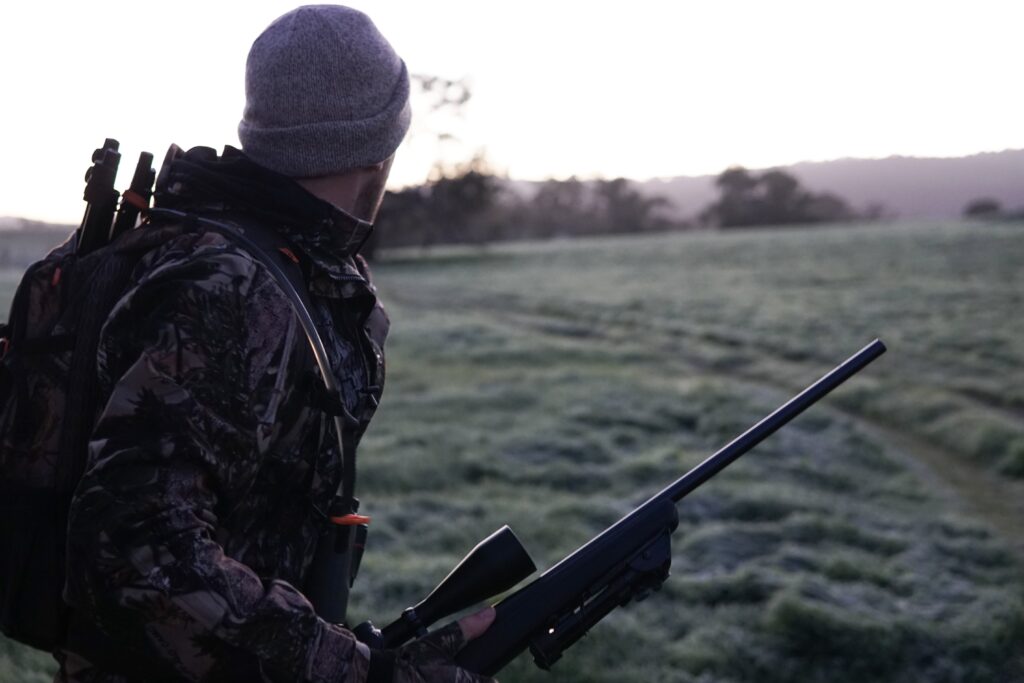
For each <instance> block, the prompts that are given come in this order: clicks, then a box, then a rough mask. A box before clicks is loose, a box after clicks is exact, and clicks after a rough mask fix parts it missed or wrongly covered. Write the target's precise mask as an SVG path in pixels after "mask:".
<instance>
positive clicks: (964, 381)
mask: <svg viewBox="0 0 1024 683" xmlns="http://www.w3.org/2000/svg"><path fill="white" fill-rule="evenodd" d="M1021 263H1024V231H1021V230H1019V229H1014V228H1013V227H1011V226H985V227H981V228H979V227H976V226H974V227H969V226H960V225H920V226H911V225H896V226H875V227H864V228H856V229H848V230H815V231H804V230H771V231H758V232H740V233H730V234H714V233H702V234H685V235H672V236H660V237H645V238H643V239H616V240H601V241H580V242H573V243H561V244H553V243H549V244H529V245H511V246H501V247H492V248H488V249H485V250H482V251H481V250H463V249H451V250H447V251H445V252H442V253H435V254H433V255H428V256H425V257H424V256H422V255H419V254H393V255H392V256H391V258H390V260H385V261H384V262H383V263H381V264H380V265H378V266H377V268H376V276H377V280H378V283H379V285H380V288H381V294H382V296H383V297H384V299H385V301H386V303H387V304H388V307H389V311H390V312H391V315H392V320H393V329H392V338H391V342H390V346H389V354H390V357H389V372H390V375H389V380H388V388H387V391H386V392H385V399H384V402H383V404H382V406H381V409H380V412H379V414H378V417H377V419H376V420H375V422H374V424H373V426H372V427H371V429H370V432H369V433H368V435H367V437H366V439H365V440H364V445H363V448H362V450H361V455H360V472H361V474H360V496H361V497H362V499H363V500H364V508H365V510H366V512H367V513H368V514H371V515H373V517H374V523H373V528H372V531H371V538H370V546H369V550H368V551H367V555H366V557H365V559H364V564H363V569H362V571H361V573H360V578H359V580H358V583H357V589H356V593H355V596H354V599H353V606H352V612H353V616H354V617H356V618H362V617H364V616H367V615H371V616H373V617H374V619H375V621H377V622H378V623H379V624H384V623H387V622H388V621H389V620H390V619H393V618H395V617H397V615H398V613H399V612H400V611H401V609H402V608H404V607H406V606H408V605H409V604H412V603H414V602H416V601H418V600H419V599H420V598H422V597H423V596H424V595H425V594H426V592H427V591H429V589H430V588H431V587H432V586H433V584H434V583H436V581H438V580H439V579H440V578H442V577H443V576H444V575H445V574H446V573H447V571H448V570H449V569H450V568H451V567H452V566H453V565H454V564H455V563H456V562H457V561H458V559H459V558H460V557H461V555H462V554H463V553H464V552H465V551H467V550H468V549H469V548H471V547H472V546H473V545H474V544H475V543H476V542H477V541H478V540H479V539H480V538H482V537H484V536H485V535H487V534H488V533H490V532H491V531H493V530H494V529H495V528H497V527H498V526H500V525H501V524H504V523H509V524H510V525H511V526H512V527H513V528H514V529H515V530H516V532H517V534H518V535H519V537H520V538H521V539H522V541H523V542H524V544H525V545H526V546H527V548H528V549H529V550H530V551H531V553H532V555H533V556H534V559H535V560H536V562H537V564H538V566H539V567H540V568H541V569H545V568H547V567H549V566H551V565H552V564H554V563H555V562H556V561H557V560H559V559H560V558H561V557H562V556H563V555H564V554H565V553H567V552H570V551H571V550H572V549H574V548H575V547H576V546H578V545H579V544H580V543H582V542H584V541H585V540H587V539H588V538H590V537H591V536H592V535H593V534H595V533H597V532H598V531H600V530H601V529H602V528H604V527H605V526H607V525H608V524H610V523H611V522H613V521H614V520H615V519H617V518H618V517H619V516H621V515H622V514H624V513H626V512H627V511H628V510H629V509H630V507H631V506H632V505H635V504H636V503H638V502H641V501H642V500H643V499H644V498H645V497H646V496H648V495H650V494H651V493H653V492H655V491H656V490H658V489H659V488H660V487H661V486H662V485H664V484H665V483H666V482H668V481H669V480H671V479H674V478H675V477H677V476H679V475H680V474H682V473H683V472H684V471H685V470H686V469H687V468H689V467H690V466H692V465H694V464H696V463H697V462H699V461H700V460H701V459H702V458H703V457H705V456H706V455H708V454H709V453H710V452H712V451H714V450H716V449H717V448H718V447H720V446H721V445H723V444H724V443H725V442H727V441H728V440H729V439H731V438H732V437H733V436H735V435H736V434H738V433H739V432H740V431H742V430H743V429H745V428H746V427H747V426H749V425H750V424H752V423H753V422H755V421H756V420H758V419H759V418H760V417H762V416H763V415H764V414H767V413H768V412H769V411H770V410H772V409H773V408H775V407H776V406H777V405H778V404H780V403H781V402H783V401H784V400H786V399H787V398H788V397H789V396H790V395H791V394H792V393H794V392H795V391H797V390H799V389H800V388H802V387H803V386H804V385H806V384H808V383H810V382H811V381H813V380H815V379H817V377H818V376H820V375H821V374H822V373H823V372H825V371H826V370H828V369H830V368H831V367H832V366H834V365H835V364H837V363H838V362H840V361H841V360H843V359H845V358H846V357H847V356H848V355H850V354H851V353H852V352H854V351H856V350H857V349H859V348H860V347H861V346H862V345H863V344H865V343H867V342H868V341H870V340H871V339H872V338H873V337H875V336H880V337H882V338H883V340H884V341H886V343H887V344H888V345H889V347H890V351H889V353H888V354H886V355H885V356H883V357H882V358H881V359H880V360H879V361H877V362H876V363H874V364H873V365H872V366H870V367H869V368H868V369H867V370H866V371H865V372H864V373H862V374H861V375H860V376H858V377H857V378H855V379H854V380H852V381H851V382H850V383H849V384H848V385H846V386H844V387H842V388H841V389H840V390H838V391H837V392H836V394H835V395H834V396H832V397H829V398H828V399H826V400H825V401H824V402H822V403H821V404H819V405H818V406H816V407H815V408H813V409H812V410H811V411H810V412H809V413H807V414H806V415H804V416H802V417H801V418H799V419H798V420H797V421H795V422H794V423H793V424H791V425H790V426H789V427H787V428H786V429H785V430H783V431H782V432H780V433H779V434H777V435H775V436H774V437H772V438H771V439H770V440H769V441H767V442H766V443H764V444H763V445H762V446H760V447H759V448H757V449H756V450H755V451H754V452H752V453H750V454H749V455H748V456H746V457H745V458H744V459H743V460H741V461H740V462H738V463H737V464H735V465H734V466H732V467H730V468H729V469H728V470H726V471H725V472H724V473H722V474H721V475H720V476H719V477H717V478H716V479H715V480H714V481H713V482H711V483H710V484H708V485H707V486H706V487H704V488H702V489H700V490H699V491H697V492H695V493H694V494H692V495H691V496H690V497H688V498H687V499H686V500H684V501H683V503H682V504H681V505H680V507H679V511H680V517H681V524H680V528H679V530H678V532H677V534H676V536H675V538H674V542H673V549H674V557H673V575H672V576H671V577H670V578H669V580H668V581H667V582H666V584H665V586H664V587H663V589H662V590H661V592H659V593H656V594H654V595H653V596H652V597H651V598H649V599H648V600H647V601H645V602H643V603H640V604H637V605H630V606H628V607H626V608H624V609H620V610H617V611H616V612H615V613H613V614H612V615H611V616H610V617H609V618H608V619H606V620H605V621H604V622H602V623H601V624H600V625H599V626H598V627H596V628H595V629H594V630H593V631H592V633H591V634H590V635H589V636H588V637H587V638H586V639H584V640H583V641H581V642H580V643H579V644H577V645H576V646H575V647H574V648H573V649H571V650H570V651H569V652H568V653H567V654H566V655H565V657H564V658H563V659H562V660H561V661H559V662H558V663H557V664H556V666H555V668H554V671H553V674H550V675H549V674H544V673H543V672H540V671H539V670H537V669H535V668H534V667H533V665H532V663H531V662H530V661H529V657H528V656H524V657H521V658H520V659H519V660H517V661H516V662H515V663H513V665H512V666H510V667H509V668H508V669H507V670H506V671H505V672H503V675H502V677H501V678H502V679H503V680H505V681H552V680H555V681H625V680H630V681H681V682H689V681H693V682H700V683H738V682H740V681H758V682H765V681H766V682H768V683H783V682H789V681H807V682H811V683H815V682H819V681H820V682H822V683H824V682H826V681H827V682H829V683H832V682H839V683H842V682H847V681H848V682H854V681H858V682H859V681H866V680H870V681H900V682H903V681H906V682H911V681H913V682H917V681H921V682H924V681H928V682H929V683H930V682H933V681H940V682H941V681H949V682H953V681H1024V659H1022V657H1024V654H1022V653H1024V645H1022V643H1024V572H1022V560H1021V555H1022V551H1024V389H1022V386H1021V378H1022V376H1024V322H1022V320H1024V318H1022V316H1021V314H1020V312H1021V310H1022V308H1024V306H1022V304H1024V269H1021V268H1020V264H1021ZM2 303H3V302H2V301H0V304H2ZM5 652H14V653H15V654H19V653H20V650H17V649H9V650H7V651H2V650H0V681H8V680H10V681H14V680H30V679H27V678H25V677H19V676H18V675H16V674H11V676H9V677H7V678H5V677H4V676H5V675H6V671H5V670H4V668H3V667H4V666H7V664H6V661H7V660H4V659H3V657H4V656H8V657H9V656H10V655H5V654H4V653H5ZM19 656H20V654H19ZM10 666H19V665H18V664H16V663H15V664H12V665H10ZM10 666H9V667H8V669H9V670H12V671H17V669H10Z"/></svg>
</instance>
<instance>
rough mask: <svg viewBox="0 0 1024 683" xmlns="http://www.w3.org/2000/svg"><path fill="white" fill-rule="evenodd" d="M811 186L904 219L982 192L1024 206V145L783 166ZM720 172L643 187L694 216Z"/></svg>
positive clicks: (929, 214) (947, 214) (951, 209)
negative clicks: (879, 207) (946, 154)
mask: <svg viewBox="0 0 1024 683" xmlns="http://www.w3.org/2000/svg"><path fill="white" fill-rule="evenodd" d="M781 168H784V169H785V170H788V171H789V172H791V173H793V175H795V176H796V177H797V178H798V179H799V180H800V182H801V183H802V184H803V185H805V186H806V187H807V188H808V189H810V190H813V191H817V192H823V191H828V192H833V193H835V194H838V195H839V196H840V197H843V198H844V199H846V200H847V201H848V202H850V204H851V205H853V206H854V207H855V208H857V209H863V208H865V207H867V206H868V205H870V204H876V203H878V204H882V205H884V206H885V208H886V209H887V211H888V212H889V213H891V214H895V215H896V216H899V217H901V218H953V217H957V216H959V215H960V214H961V212H962V211H963V208H964V206H965V205H966V204H967V203H968V202H969V201H971V200H972V199H976V198H978V197H992V198H994V199H997V200H999V201H1000V202H1001V203H1002V204H1003V206H1004V207H1006V208H1008V209H1017V208H1020V207H1024V150H1020V149H1018V150H1006V151H1003V152H988V153H984V154H974V155H971V156H967V157H956V158H921V157H889V158H886V159H839V160H836V161H823V162H802V163H799V164H794V165H792V166H783V167H781ZM714 180H715V176H711V175H707V176H680V177H676V178H667V179H655V180H649V181H646V182H644V183H641V184H640V188H641V189H642V190H643V191H644V192H646V193H649V194H652V195H653V194H659V195H662V196H665V197H667V198H668V199H670V200H671V201H672V204H673V207H674V209H675V210H676V211H677V212H678V213H677V215H678V216H679V217H691V216H693V215H695V214H697V213H698V212H699V211H700V210H701V209H702V208H704V207H705V206H706V205H707V204H709V203H710V202H711V201H713V200H714V199H715V196H716V192H715V187H714Z"/></svg>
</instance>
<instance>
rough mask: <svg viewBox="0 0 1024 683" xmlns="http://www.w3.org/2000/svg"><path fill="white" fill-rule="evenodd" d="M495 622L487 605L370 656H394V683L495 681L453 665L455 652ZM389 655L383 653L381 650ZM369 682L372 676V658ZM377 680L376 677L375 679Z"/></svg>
mask: <svg viewBox="0 0 1024 683" xmlns="http://www.w3.org/2000/svg"><path fill="white" fill-rule="evenodd" d="M493 622H494V608H493V607H487V608H485V609H482V610H480V611H479V612H477V613H476V614H471V615H469V616H468V617H463V618H462V619H459V620H458V621H453V622H452V623H450V624H448V625H447V626H445V627H444V628H440V629H438V630H436V631H433V632H431V633H430V634H428V635H426V636H423V637H422V638H420V639H418V640H414V641H412V642H411V643H408V644H406V645H403V646H402V647H400V648H398V649H397V650H393V651H390V652H389V651H383V652H382V651H379V650H375V651H374V653H373V657H381V656H388V655H390V656H393V657H394V676H393V677H392V678H391V681H392V682H393V683H496V682H495V681H494V679H493V678H487V677H485V676H478V675H477V674H475V673H472V672H470V671H466V670H465V669H460V668H459V667H458V666H456V664H455V661H454V660H455V655H456V654H457V653H458V651H459V650H461V649H462V647H463V646H464V645H465V644H466V643H468V642H469V641H471V640H473V639H474V638H476V637H478V636H480V635H482V634H483V633H484V631H486V630H487V628H488V627H489V626H490V625H491V623H493ZM385 652H387V653H388V654H387V655H385V654H384V653H385ZM370 662H371V676H370V679H369V680H371V681H373V680H375V679H377V678H376V677H375V675H374V674H375V673H376V672H375V671H373V669H375V668H376V667H375V666H374V664H375V663H374V661H373V658H372V657H371V660H370ZM377 680H379V679H377Z"/></svg>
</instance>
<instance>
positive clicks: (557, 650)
mask: <svg viewBox="0 0 1024 683" xmlns="http://www.w3.org/2000/svg"><path fill="white" fill-rule="evenodd" d="M884 352H885V346H884V345H883V344H882V342H881V341H879V340H877V339H876V340H875V341H873V342H872V343H870V344H868V345H867V346H865V347H864V348H863V349H861V350H860V351H859V352H857V353H856V354H854V355H853V356H851V357H850V358H849V359H848V360H846V361H845V362H844V363H842V364H841V365H839V366H838V367H836V368H835V369H834V370H832V371H831V372H830V373H828V374H827V375H825V376H824V377H822V378H821V379H819V380H818V381H817V382H815V383H814V384H812V385H811V386H809V387H808V388H806V389H804V390H803V391H802V392H800V394H798V395H797V396H795V397H793V398H792V399H790V400H789V401H788V402H787V403H785V404H784V405H782V406H781V407H779V408H778V409H776V410H775V412H773V413H772V414H771V415H769V416H768V417H766V418H764V419H763V420H761V421H760V422H758V423H757V424H756V425H754V426H753V427H751V428H750V429H748V430H747V431H746V432H744V433H743V434H741V435H740V436H739V437H737V438H736V439H734V440H733V441H732V442H730V443H729V444H728V445H726V446H725V447H724V448H722V449H721V450H719V451H718V452H717V453H715V454H713V455H711V456H710V457H708V458H707V459H706V460H704V461H703V462H702V463H700V464H699V465H697V466H696V467H694V468H693V469H691V470H690V471H689V472H687V473H686V474H684V475H683V476H682V477H680V478H679V479H677V480H676V481H674V482H673V483H672V484H670V485H669V486H667V487H665V488H664V489H663V490H661V491H659V492H658V493H657V494H655V495H654V496H652V497H651V498H650V499H648V500H647V501H646V502H645V503H643V504H642V505H640V506H639V507H638V508H636V509H635V510H634V511H633V512H631V513H630V514H628V515H626V516H625V517H623V518H622V519H620V520H619V521H618V522H616V523H615V524H613V525H612V526H610V527H609V528H608V529H606V530H605V531H603V532H602V533H601V534H599V535H598V536H596V537H595V538H593V539H591V540H590V541H589V542H587V543H586V544H585V545H583V546H582V547H580V548H579V549H577V550H576V551H574V552H573V553H572V554H570V555H569V556H567V557H566V558H564V559H563V560H562V561H561V562H559V563H558V564H556V565H555V566H553V567H551V568H550V569H548V570H547V571H546V572H544V573H543V574H542V575H541V576H539V577H538V578H537V579H535V580H534V581H533V582H531V583H529V584H527V585H526V586H524V587H522V588H520V589H519V590H518V591H516V592H514V593H512V594H511V595H509V596H508V597H506V598H505V599H503V600H501V601H500V602H499V603H498V604H497V605H496V606H495V608H496V611H497V616H496V618H495V620H494V623H493V624H492V625H491V627H490V628H489V629H488V630H487V631H486V632H485V633H484V634H483V635H482V636H480V637H479V638H477V639H475V640H473V641H472V642H470V643H469V644H468V645H466V647H465V648H463V649H462V651H461V652H459V654H458V656H457V657H456V661H457V662H458V664H459V665H460V666H462V667H463V668H466V669H468V670H470V671H475V672H477V673H481V674H485V675H488V676H493V675H494V674H496V673H497V672H498V671H500V670H501V669H502V668H503V667H504V666H505V665H506V664H508V663H509V662H510V661H512V660H513V659H514V658H515V657H516V656H518V655H519V654H520V653H521V652H523V650H525V649H527V648H529V649H530V650H531V652H532V653H533V656H534V660H535V661H536V663H537V665H538V666H539V667H541V668H542V669H547V668H549V667H550V666H551V665H552V664H553V663H554V662H555V661H557V660H558V658H559V657H561V655H562V653H563V652H564V651H565V650H566V649H567V648H569V647H570V646H572V645H573V643H575V642H576V641H577V640H579V639H580V638H582V637H583V636H584V635H585V634H586V632H587V631H588V630H589V629H590V628H591V627H592V626H593V625H594V624H596V623H597V622H599V621H600V620H601V619H603V618H604V617H605V616H606V615H607V614H608V613H609V612H611V611H612V610H614V609H615V608H616V607H619V606H621V605H625V604H626V603H628V602H629V601H631V600H639V599H643V598H644V597H646V596H647V595H648V594H649V593H650V592H651V591H652V590H657V589H658V588H660V587H661V584H662V583H663V582H664V581H665V579H666V578H667V577H668V574H669V566H670V564H671V561H672V553H671V546H670V540H671V539H670V537H671V534H672V531H673V530H674V529H675V528H676V526H677V525H678V521H679V518H678V513H677V511H676V506H675V504H676V503H677V502H678V501H679V500H680V499H682V498H683V497H684V496H686V495H687V494H688V493H690V492H691V491H693V490H694V489H696V488H697V487H699V486H701V485H702V484H704V483H705V482H706V481H708V480H709V479H710V478H711V477H713V476H715V475H716V474H717V473H718V472H720V471H721V470H722V469H724V468H725V467H727V466H728V465H729V464H730V463H732V462H733V461H735V460H736V459H737V458H739V457H740V456H742V455H743V454H744V453H746V452H748V451H749V450H750V449H752V448H753V447H754V446H756V445H757V444H759V443H761V442H762V441H763V440H764V439H766V438H768V437H769V436H771V435H772V434H774V433H775V432H776V431H777V430H779V429H780V428H781V427H782V426H784V425H785V424H787V423H788V422H789V421H791V420H792V419H793V418H795V417H796V416H797V415H799V414H800V413H802V412H803V411H804V410H806V409H807V408H808V407H810V406H811V405H813V404H814V403H815V402H817V401H818V400H819V399H821V398H822V397H824V396H825V395H826V394H828V393H829V392H830V391H832V390H833V389H835V388H836V387H837V386H839V385H840V384H842V383H843V382H845V381H846V380H847V379H849V378H850V377H852V376H853V375H854V374H856V373H857V372H859V371H860V370H862V369H863V368H864V367H865V366H867V365H868V363H870V362H871V361H873V360H875V359H876V358H877V357H878V356H880V355H881V354H882V353H884ZM453 574H454V573H453ZM458 580H459V579H457V578H456V579H455V580H454V581H453V582H455V581H458ZM444 583H445V582H442V585H444ZM508 587H511V586H504V587H503V588H508ZM456 588H457V586H456ZM439 589H440V587H439ZM500 590H501V589H499V590H496V591H495V593H497V592H500ZM437 592H438V591H435V593H437ZM449 592H451V589H450V588H449ZM455 592H456V593H457V592H458V591H457V590H456V591H455ZM424 602H427V601H424ZM453 602H454V601H453ZM421 604H422V603H421ZM457 609H461V607H456V608H455V609H453V610H451V611H445V610H444V609H437V608H435V609H433V610H432V613H431V618H432V620H433V619H440V618H442V617H444V616H447V615H448V614H451V613H452V612H454V611H456V610H457ZM402 621H403V619H399V620H398V621H396V622H395V623H394V624H392V625H390V626H388V627H387V628H385V629H384V645H386V646H387V647H396V646H398V645H400V644H401V642H403V641H404V640H405V639H407V638H408V637H411V635H410V632H409V630H408V629H403V628H399V627H397V625H398V624H400V623H401V622H402ZM422 626H429V623H426V624H423V625H422ZM422 626H421V628H420V632H422ZM392 634H393V635H395V636H399V637H397V638H393V637H389V636H390V635H392Z"/></svg>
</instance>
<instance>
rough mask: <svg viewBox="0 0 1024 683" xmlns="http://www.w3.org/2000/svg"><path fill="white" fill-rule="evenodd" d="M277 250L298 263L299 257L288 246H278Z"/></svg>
mask: <svg viewBox="0 0 1024 683" xmlns="http://www.w3.org/2000/svg"><path fill="white" fill-rule="evenodd" d="M277 250H278V251H279V252H281V253H282V254H284V255H285V256H287V257H288V258H289V259H290V260H291V262H292V263H298V262H299V257H298V256H296V255H295V252H293V251H292V250H291V249H289V248H288V247H278V248H277Z"/></svg>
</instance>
